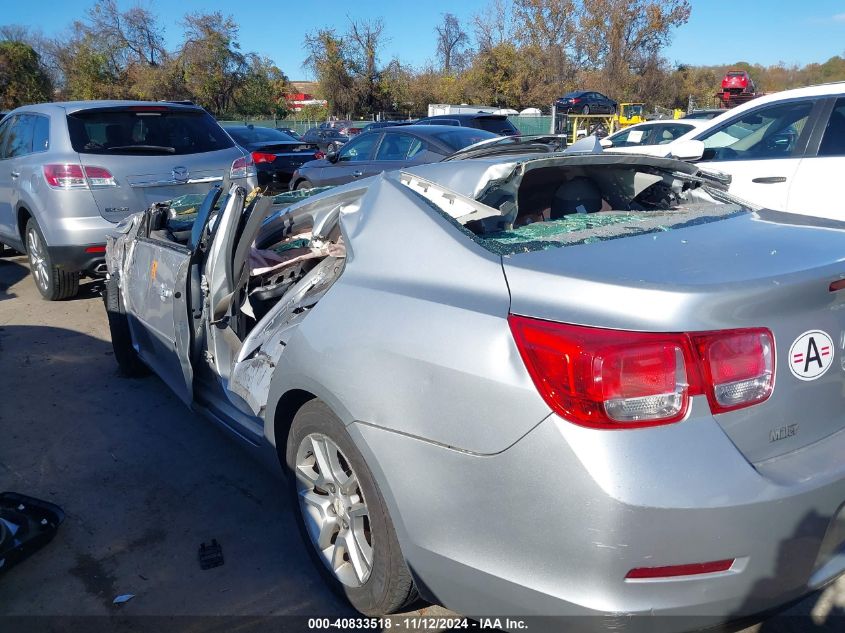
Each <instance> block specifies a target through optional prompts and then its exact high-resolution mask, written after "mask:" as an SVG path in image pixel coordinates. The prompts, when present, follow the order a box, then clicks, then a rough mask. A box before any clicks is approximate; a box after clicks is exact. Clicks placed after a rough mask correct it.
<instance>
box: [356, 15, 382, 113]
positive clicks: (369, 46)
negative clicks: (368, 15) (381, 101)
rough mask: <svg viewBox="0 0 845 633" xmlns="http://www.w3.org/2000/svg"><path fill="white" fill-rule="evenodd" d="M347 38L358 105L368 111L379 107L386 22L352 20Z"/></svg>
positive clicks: (380, 20) (379, 20)
mask: <svg viewBox="0 0 845 633" xmlns="http://www.w3.org/2000/svg"><path fill="white" fill-rule="evenodd" d="M347 39H348V40H349V43H350V48H351V50H350V54H349V58H350V62H351V69H352V71H353V73H354V74H355V88H356V94H357V98H358V105H359V107H360V108H362V109H363V110H365V111H367V112H373V111H374V110H376V109H377V105H378V104H377V101H378V98H377V94H376V93H377V90H378V83H379V69H378V54H379V50H381V48H382V46H384V42H385V37H384V22H383V21H382V19H381V18H379V19H377V20H360V21H355V20H350V24H349V32H348V33H347Z"/></svg>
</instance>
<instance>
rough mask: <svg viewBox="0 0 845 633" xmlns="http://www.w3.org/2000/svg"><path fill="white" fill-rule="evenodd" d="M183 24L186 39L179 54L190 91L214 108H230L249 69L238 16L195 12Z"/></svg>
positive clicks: (186, 85) (200, 100)
mask: <svg viewBox="0 0 845 633" xmlns="http://www.w3.org/2000/svg"><path fill="white" fill-rule="evenodd" d="M183 25H184V27H185V40H184V43H183V44H182V49H181V50H180V51H179V53H178V58H179V64H180V65H181V67H182V71H183V73H184V78H185V87H186V88H187V91H188V93H189V94H191V95H193V97H194V99H195V100H196V101H197V103H199V104H200V105H202V106H203V107H205V108H207V109H208V110H210V111H212V112H216V113H222V112H228V111H229V106H230V105H231V104H232V98H233V96H234V94H235V91H236V90H237V89H238V88H239V87H240V85H241V84H242V83H243V81H244V78H245V77H246V75H247V72H248V66H247V60H246V56H245V55H244V54H243V53H241V51H240V44H239V43H238V27H237V25H236V24H235V20H234V18H233V17H232V16H226V17H224V16H223V14H222V13H220V12H219V11H215V12H213V13H191V14H188V15H186V16H185V20H184V22H183Z"/></svg>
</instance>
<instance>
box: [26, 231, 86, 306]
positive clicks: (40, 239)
mask: <svg viewBox="0 0 845 633" xmlns="http://www.w3.org/2000/svg"><path fill="white" fill-rule="evenodd" d="M25 232H26V240H25V242H26V254H27V255H28V256H29V269H30V272H31V273H32V278H33V279H34V280H35V286H36V288H38V292H40V293H41V296H42V297H44V298H45V299H47V301H58V300H59V299H67V298H69V297H75V296H76V294H77V293H78V292H79V273H78V272H72V273H70V272H67V271H65V270H62V269H60V268H57V267H56V266H54V265H53V260H52V259H51V258H50V253H49V251H48V250H47V243H46V242H45V241H44V235H43V234H42V233H41V229H40V228H39V226H38V223H37V222H36V221H35V219H34V218H30V219H29V221H28V222H27V223H26V231H25Z"/></svg>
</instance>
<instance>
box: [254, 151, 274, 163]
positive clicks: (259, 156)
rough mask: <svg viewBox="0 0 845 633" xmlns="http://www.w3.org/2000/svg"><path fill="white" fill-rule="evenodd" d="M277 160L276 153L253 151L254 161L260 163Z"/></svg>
mask: <svg viewBox="0 0 845 633" xmlns="http://www.w3.org/2000/svg"><path fill="white" fill-rule="evenodd" d="M274 160H276V155H275V154H266V153H264V152H253V153H252V161H253V162H254V163H255V164H256V165H258V164H259V163H272V162H273V161H274Z"/></svg>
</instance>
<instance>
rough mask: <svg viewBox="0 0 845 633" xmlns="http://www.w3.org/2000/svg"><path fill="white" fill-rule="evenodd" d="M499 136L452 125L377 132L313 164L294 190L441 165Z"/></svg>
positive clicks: (294, 180)
mask: <svg viewBox="0 0 845 633" xmlns="http://www.w3.org/2000/svg"><path fill="white" fill-rule="evenodd" d="M495 138H497V135H496V134H493V133H492V132H486V131H484V130H479V129H476V128H466V127H460V128H456V127H453V126H448V125H434V124H430V125H429V124H425V125H416V124H415V125H407V126H391V127H383V128H376V129H374V130H371V131H369V132H365V133H363V134H361V135H360V136H358V137H357V138H355V139H354V140H352V141H349V142H348V143H346V144H345V145H343V146H342V147H341V148H340V149H339V150H337V151H330V152H329V153H328V154H327V155H326V157H325V158H321V159H318V160H313V161H309V162H307V163H305V164H303V165H302V166H301V167H299V168H298V169H297V170H296V172H294V174H293V176H292V177H291V181H290V185H291V189H310V188H311V187H322V186H326V185H340V184H343V183H347V182H351V181H353V180H358V179H361V178H367V177H368V176H374V175H376V174H378V173H380V172H383V171H391V170H394V169H400V168H403V167H407V166H410V165H420V164H423V163H432V162H436V161H440V160H442V159H443V158H445V157H446V156H449V155H450V154H453V153H454V152H456V151H458V150H460V149H463V148H465V147H467V146H469V145H473V144H475V143H479V142H481V141H485V140H490V139H495Z"/></svg>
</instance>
